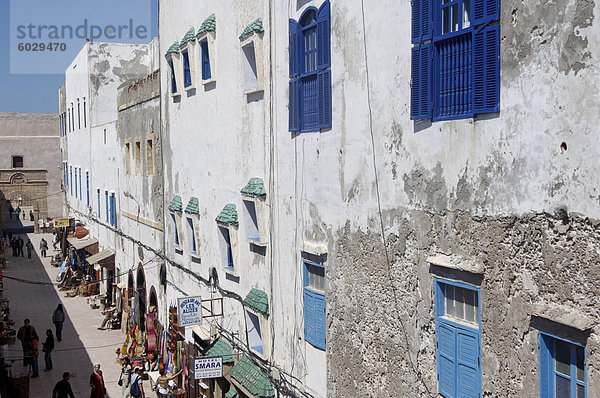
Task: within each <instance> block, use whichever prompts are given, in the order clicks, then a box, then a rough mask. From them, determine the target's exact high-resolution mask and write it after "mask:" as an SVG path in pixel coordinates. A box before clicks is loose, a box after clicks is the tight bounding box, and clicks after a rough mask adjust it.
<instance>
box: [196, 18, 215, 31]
mask: <svg viewBox="0 0 600 398" xmlns="http://www.w3.org/2000/svg"><path fill="white" fill-rule="evenodd" d="M216 29H217V20H216V18H215V14H212V15H211V16H209V17H208V18H206V19H205V20H204V22H202V25H200V28H198V34H196V36H200V35H201V34H202V33H206V32H214V31H215V30H216Z"/></svg>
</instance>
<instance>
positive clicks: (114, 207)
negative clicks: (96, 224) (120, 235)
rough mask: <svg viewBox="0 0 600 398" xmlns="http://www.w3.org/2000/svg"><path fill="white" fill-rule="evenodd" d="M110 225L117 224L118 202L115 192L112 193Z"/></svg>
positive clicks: (114, 225)
mask: <svg viewBox="0 0 600 398" xmlns="http://www.w3.org/2000/svg"><path fill="white" fill-rule="evenodd" d="M110 225H112V226H113V227H116V226H117V203H116V198H115V194H114V193H111V194H110Z"/></svg>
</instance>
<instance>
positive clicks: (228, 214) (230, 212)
mask: <svg viewBox="0 0 600 398" xmlns="http://www.w3.org/2000/svg"><path fill="white" fill-rule="evenodd" d="M215 220H216V221H217V222H220V223H223V224H235V225H237V224H238V214H237V210H236V209H235V205H234V204H233V203H228V204H226V205H225V207H223V210H221V213H219V215H218V216H217V218H216V219H215Z"/></svg>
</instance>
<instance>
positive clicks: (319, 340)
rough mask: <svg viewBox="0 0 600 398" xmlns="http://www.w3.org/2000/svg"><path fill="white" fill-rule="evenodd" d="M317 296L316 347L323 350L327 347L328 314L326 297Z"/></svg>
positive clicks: (322, 295)
mask: <svg viewBox="0 0 600 398" xmlns="http://www.w3.org/2000/svg"><path fill="white" fill-rule="evenodd" d="M314 295H315V340H314V346H315V347H317V348H320V349H322V350H324V349H325V347H326V336H327V330H326V327H325V325H326V323H325V318H326V313H325V295H324V294H318V293H314Z"/></svg>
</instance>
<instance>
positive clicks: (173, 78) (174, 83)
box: [169, 60, 177, 94]
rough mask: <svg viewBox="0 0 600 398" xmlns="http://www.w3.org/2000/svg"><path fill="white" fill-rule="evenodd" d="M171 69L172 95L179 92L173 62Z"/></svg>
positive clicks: (171, 62) (170, 65)
mask: <svg viewBox="0 0 600 398" xmlns="http://www.w3.org/2000/svg"><path fill="white" fill-rule="evenodd" d="M169 69H170V70H171V94H175V93H176V92H177V79H176V78H175V68H174V67H173V61H172V60H171V61H169Z"/></svg>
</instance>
